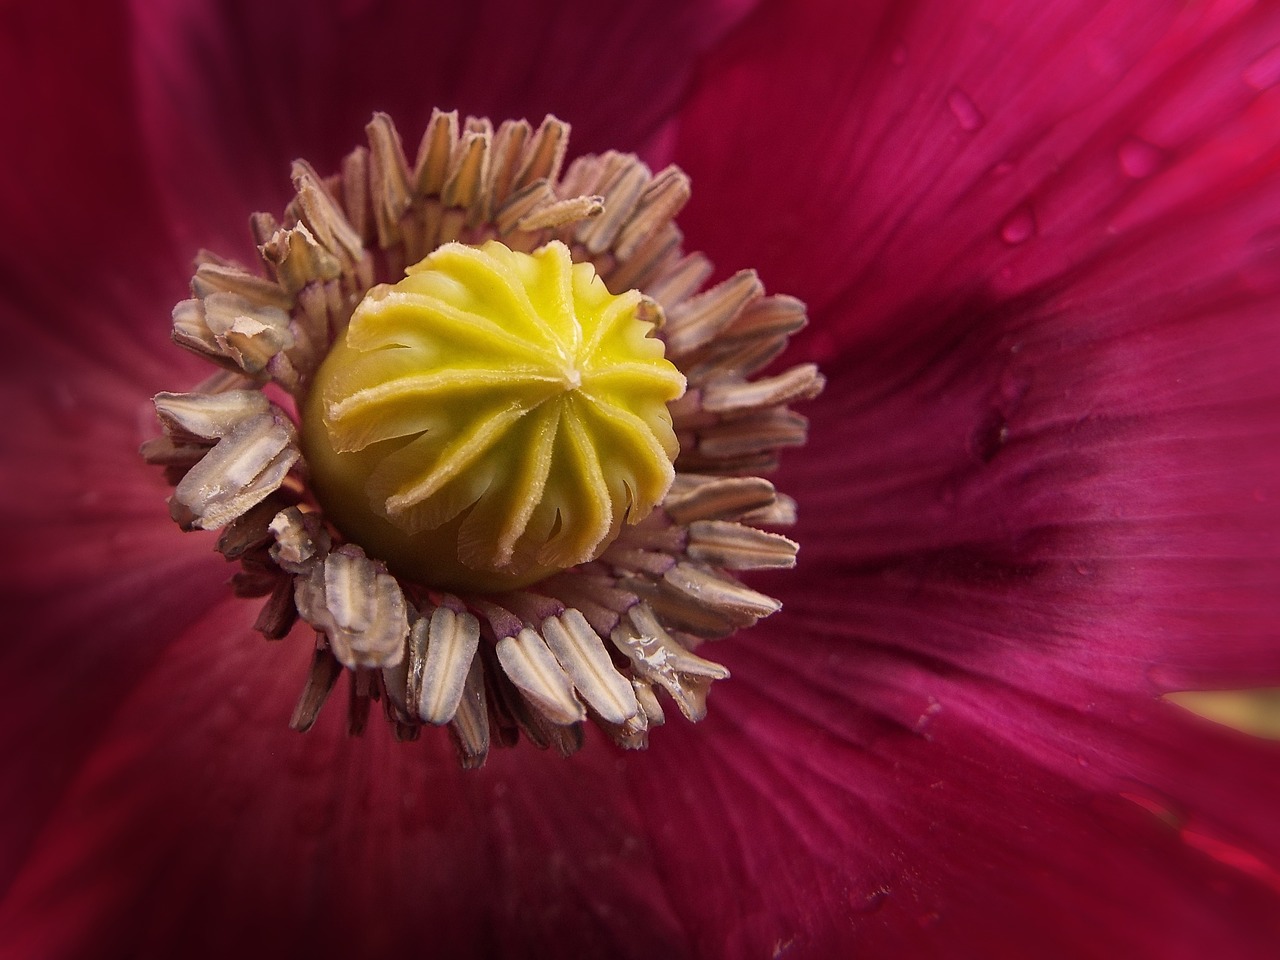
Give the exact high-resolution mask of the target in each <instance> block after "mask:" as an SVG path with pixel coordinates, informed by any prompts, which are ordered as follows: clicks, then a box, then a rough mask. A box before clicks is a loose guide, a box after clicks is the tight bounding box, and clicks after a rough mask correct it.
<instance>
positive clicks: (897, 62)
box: [889, 43, 907, 67]
mask: <svg viewBox="0 0 1280 960" xmlns="http://www.w3.org/2000/svg"><path fill="white" fill-rule="evenodd" d="M889 62H890V63H892V64H893V65H894V66H895V67H900V66H902V65H903V64H904V63H906V62H907V45H906V44H905V43H900V44H898V45H897V46H896V47H894V48H893V53H891V54H890V55H889Z"/></svg>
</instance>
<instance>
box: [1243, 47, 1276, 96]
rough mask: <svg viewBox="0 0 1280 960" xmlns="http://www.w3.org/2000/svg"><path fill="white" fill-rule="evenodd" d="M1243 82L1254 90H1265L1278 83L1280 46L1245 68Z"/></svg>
mask: <svg viewBox="0 0 1280 960" xmlns="http://www.w3.org/2000/svg"><path fill="white" fill-rule="evenodd" d="M1244 82H1245V83H1247V84H1248V85H1249V86H1251V87H1253V88H1254V89H1255V90H1266V89H1267V88H1269V87H1274V86H1275V85H1276V84H1277V83H1280V44H1277V45H1276V46H1274V47H1272V48H1271V49H1270V50H1268V51H1267V52H1266V53H1264V54H1263V55H1262V56H1260V57H1259V58H1258V59H1257V60H1255V61H1253V63H1251V64H1249V66H1248V67H1246V68H1245V71H1244Z"/></svg>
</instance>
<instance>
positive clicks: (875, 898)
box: [849, 884, 889, 913]
mask: <svg viewBox="0 0 1280 960" xmlns="http://www.w3.org/2000/svg"><path fill="white" fill-rule="evenodd" d="M888 896H889V887H888V885H887V884H885V885H882V886H879V887H875V888H874V889H872V890H868V891H865V892H864V891H860V890H853V891H850V892H849V906H850V908H851V909H852V910H853V911H854V912H855V913H875V912H876V911H877V910H879V909H880V908H881V907H882V906H884V901H885V899H886V898H887V897H888Z"/></svg>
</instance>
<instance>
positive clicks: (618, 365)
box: [302, 240, 685, 592]
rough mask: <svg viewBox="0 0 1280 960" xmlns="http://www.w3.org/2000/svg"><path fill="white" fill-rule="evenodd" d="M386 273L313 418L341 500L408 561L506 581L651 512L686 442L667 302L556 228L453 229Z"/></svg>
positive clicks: (323, 466) (327, 490)
mask: <svg viewBox="0 0 1280 960" xmlns="http://www.w3.org/2000/svg"><path fill="white" fill-rule="evenodd" d="M406 274H407V276H406V277H405V279H403V280H401V281H400V282H399V283H396V284H394V285H390V286H389V285H385V284H384V285H380V286H377V287H375V288H373V289H372V290H371V291H370V292H369V293H368V295H367V296H366V297H365V298H364V300H363V301H362V302H361V303H360V305H359V306H358V307H357V308H356V311H355V313H354V314H353V316H352V319H351V324H350V326H349V327H348V329H347V332H346V335H345V337H340V338H339V339H338V340H337V341H336V342H335V343H334V344H333V346H332V348H331V349H330V351H329V354H328V356H327V357H326V358H325V360H324V362H323V364H322V365H321V366H320V368H319V370H318V372H317V373H316V376H315V378H314V381H313V383H312V386H311V388H310V391H309V393H308V395H307V398H306V401H305V403H304V405H303V415H302V445H303V450H304V453H305V456H306V460H307V463H308V465H309V467H310V470H311V480H312V488H313V490H314V493H315V495H316V497H317V499H318V500H319V502H320V505H321V506H322V507H323V508H324V510H325V513H326V515H327V516H328V517H329V518H330V519H331V520H332V521H333V522H334V523H335V524H336V526H337V527H338V528H339V529H340V530H341V531H342V533H343V534H344V535H345V536H346V537H347V538H348V539H350V540H352V541H354V542H356V543H359V544H360V545H361V546H362V547H363V548H364V549H365V550H366V551H367V552H368V553H369V555H371V556H373V557H376V558H378V559H381V560H383V561H385V562H386V563H387V565H388V566H389V567H390V569H391V570H392V571H393V572H395V573H396V574H398V575H399V576H401V577H403V578H405V579H408V580H413V581H416V582H418V583H421V584H424V585H427V586H430V587H434V588H440V589H447V590H460V591H480V592H485V591H498V590H509V589H514V588H518V587H520V586H524V585H527V584H530V583H533V582H535V581H537V580H540V579H542V578H544V577H546V576H548V575H550V574H552V573H555V572H557V571H559V570H564V569H566V568H568V567H572V566H575V565H577V564H580V563H585V562H587V561H589V560H592V559H594V558H595V557H597V556H599V554H600V553H601V552H602V551H603V550H604V549H605V548H606V547H607V546H608V545H609V544H610V543H611V542H613V540H614V539H616V538H617V536H618V533H619V531H620V530H621V528H622V525H623V523H630V524H635V523H638V522H639V521H641V520H643V519H644V518H645V517H646V516H648V515H649V513H650V512H651V511H652V510H653V508H654V506H656V505H657V504H658V503H660V502H661V501H662V499H663V497H664V496H665V495H666V493H667V490H668V489H669V488H670V486H671V481H672V477H673V468H672V462H673V460H674V459H675V456H676V454H677V452H678V445H677V443H676V438H675V434H674V433H673V431H672V426H671V416H670V414H669V413H668V411H667V403H668V402H669V401H672V400H675V399H677V398H678V397H680V396H681V395H682V394H683V392H684V387H685V379H684V376H683V375H682V374H681V373H680V372H679V371H678V370H677V369H676V367H675V366H673V365H672V364H671V363H670V362H668V361H667V360H666V359H664V348H663V344H662V342H661V341H660V340H658V339H656V338H655V337H653V336H652V335H651V334H652V331H653V329H654V327H655V323H656V322H657V321H659V320H660V319H661V311H660V309H659V308H658V307H657V305H656V304H654V303H653V301H651V300H649V299H648V298H646V297H644V296H642V295H641V294H640V293H638V292H637V291H634V290H632V291H628V292H626V293H624V294H622V295H620V296H614V295H613V294H611V293H610V292H609V291H608V290H607V289H606V288H605V285H604V283H603V281H602V280H600V278H599V277H598V276H596V273H595V270H594V268H593V267H592V266H591V264H589V263H574V262H573V259H572V256H571V254H570V251H569V249H568V248H567V247H566V246H565V245H564V244H563V243H560V242H558V241H555V242H551V243H548V244H546V245H545V246H543V247H542V248H540V249H539V250H537V251H535V252H534V253H533V254H526V253H520V252H517V251H514V250H510V249H508V248H507V247H506V246H504V245H503V244H501V243H499V242H497V241H494V240H491V241H489V242H487V243H485V244H483V245H482V246H478V247H472V246H465V245H463V244H459V243H449V244H445V245H444V246H442V247H440V248H438V249H437V250H436V251H435V252H433V253H432V254H431V255H430V256H428V257H427V258H426V259H424V260H422V261H421V262H420V263H418V264H416V265H415V266H412V267H410V268H408V270H407V271H406Z"/></svg>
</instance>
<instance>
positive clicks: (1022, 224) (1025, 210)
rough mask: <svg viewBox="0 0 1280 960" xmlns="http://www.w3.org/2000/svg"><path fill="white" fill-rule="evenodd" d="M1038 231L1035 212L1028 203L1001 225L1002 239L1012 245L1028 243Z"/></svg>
mask: <svg viewBox="0 0 1280 960" xmlns="http://www.w3.org/2000/svg"><path fill="white" fill-rule="evenodd" d="M1035 232H1036V218H1035V214H1033V213H1032V212H1031V208H1030V207H1029V206H1027V205H1026V204H1023V205H1022V206H1020V207H1019V208H1018V209H1017V210H1015V211H1013V213H1011V214H1009V217H1008V219H1007V220H1005V222H1004V223H1003V224H1001V226H1000V239H1001V240H1003V241H1004V242H1005V243H1007V244H1009V246H1011V247H1015V246H1017V245H1018V244H1020V243H1026V242H1027V241H1028V240H1030V239H1031V238H1032V237H1033V236H1034V235H1035Z"/></svg>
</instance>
